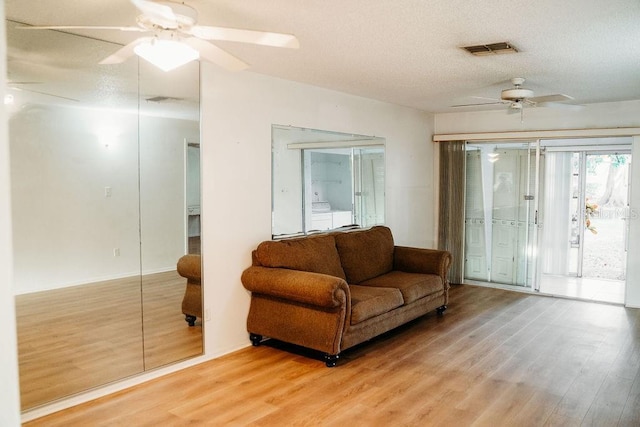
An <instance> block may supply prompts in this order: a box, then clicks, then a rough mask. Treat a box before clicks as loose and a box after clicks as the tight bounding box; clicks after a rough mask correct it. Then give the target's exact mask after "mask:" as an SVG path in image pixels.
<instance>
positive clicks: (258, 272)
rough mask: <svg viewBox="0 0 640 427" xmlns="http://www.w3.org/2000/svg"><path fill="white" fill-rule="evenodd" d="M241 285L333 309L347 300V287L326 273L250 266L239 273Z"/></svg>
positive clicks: (264, 293)
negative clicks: (240, 274)
mask: <svg viewBox="0 0 640 427" xmlns="http://www.w3.org/2000/svg"><path fill="white" fill-rule="evenodd" d="M242 284H243V286H244V287H245V288H246V289H247V290H248V291H251V292H255V293H258V294H263V295H269V296H273V297H277V298H282V299H285V300H291V301H296V302H299V303H303V304H310V305H315V306H319V307H326V308H335V307H340V306H344V305H345V304H347V302H348V301H349V298H348V296H349V286H348V285H347V282H345V281H344V280H343V279H341V278H339V277H335V276H329V275H327V274H320V273H311V272H308V271H298V270H289V269H286V268H270V267H259V266H252V267H249V268H247V269H246V270H245V271H244V272H243V273H242Z"/></svg>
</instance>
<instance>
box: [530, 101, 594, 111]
mask: <svg viewBox="0 0 640 427" xmlns="http://www.w3.org/2000/svg"><path fill="white" fill-rule="evenodd" d="M536 107H550V108H562V109H564V110H571V111H579V110H582V109H583V108H584V105H576V104H561V103H559V102H546V101H545V102H538V103H536Z"/></svg>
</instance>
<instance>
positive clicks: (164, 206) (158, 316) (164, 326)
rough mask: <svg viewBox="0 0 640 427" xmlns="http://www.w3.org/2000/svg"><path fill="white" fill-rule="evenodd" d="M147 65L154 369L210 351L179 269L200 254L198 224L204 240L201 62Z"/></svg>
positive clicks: (148, 346) (144, 134) (146, 308)
mask: <svg viewBox="0 0 640 427" xmlns="http://www.w3.org/2000/svg"><path fill="white" fill-rule="evenodd" d="M139 67H140V99H139V102H140V122H139V125H140V227H141V228H140V243H141V246H140V247H141V268H142V295H143V303H142V308H143V326H144V344H145V345H144V356H145V357H144V364H145V369H152V368H156V367H159V366H163V365H166V364H168V363H172V362H175V361H176V360H182V359H185V358H188V357H191V356H194V355H198V354H201V353H202V324H201V321H200V319H198V320H197V322H196V325H194V326H192V327H189V326H188V324H187V323H186V321H185V318H184V315H182V312H181V311H180V310H181V304H182V298H183V296H184V293H185V284H184V282H185V279H184V278H183V277H181V276H180V275H179V274H178V273H177V271H176V262H177V261H178V259H179V258H180V257H181V256H182V255H184V254H185V253H196V254H199V253H200V250H199V246H194V245H192V247H191V250H190V248H189V245H188V240H189V239H188V236H189V220H190V219H191V222H192V224H191V234H192V235H194V234H195V231H197V236H199V230H194V224H193V222H194V221H193V218H194V216H193V215H191V216H189V215H188V207H189V206H190V207H191V208H192V212H193V209H197V210H198V213H199V208H200V201H199V189H200V179H199V171H200V167H199V155H198V156H197V157H196V156H195V155H194V150H195V148H196V147H197V148H198V149H197V151H198V154H199V143H200V129H199V122H198V117H199V93H200V88H199V84H198V82H199V79H198V76H199V64H198V62H191V63H188V64H186V65H184V66H182V67H180V68H178V69H176V70H173V71H171V72H170V73H169V74H167V73H166V72H164V71H161V70H159V69H158V68H156V67H154V66H152V65H151V64H149V63H147V62H146V61H140V64H139ZM168 78H170V79H171V82H170V83H169V82H168V81H167V79H168ZM158 83H162V85H160V86H158ZM163 86H165V87H163ZM196 193H197V195H196ZM198 219H199V216H198ZM198 224H199V222H198ZM198 243H199V242H198Z"/></svg>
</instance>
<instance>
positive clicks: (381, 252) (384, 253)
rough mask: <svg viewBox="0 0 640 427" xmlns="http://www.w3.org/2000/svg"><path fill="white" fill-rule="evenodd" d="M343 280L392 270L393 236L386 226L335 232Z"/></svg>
mask: <svg viewBox="0 0 640 427" xmlns="http://www.w3.org/2000/svg"><path fill="white" fill-rule="evenodd" d="M335 238H336V247H337V248H338V254H339V255H340V262H341V263H342V268H343V269H344V273H345V274H346V276H347V282H348V283H352V284H358V283H360V282H364V281H365V280H369V279H373V278H374V277H378V276H380V275H381V274H385V273H388V272H390V271H391V270H393V249H394V243H393V236H392V234H391V230H390V229H389V228H388V227H383V226H376V227H372V228H370V229H368V230H358V231H350V232H345V233H336V234H335Z"/></svg>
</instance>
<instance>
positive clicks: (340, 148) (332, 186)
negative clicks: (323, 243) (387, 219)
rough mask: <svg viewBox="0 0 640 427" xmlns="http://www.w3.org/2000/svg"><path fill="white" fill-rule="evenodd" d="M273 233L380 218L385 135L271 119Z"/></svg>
mask: <svg viewBox="0 0 640 427" xmlns="http://www.w3.org/2000/svg"><path fill="white" fill-rule="evenodd" d="M271 135H272V152H271V153H272V160H271V161H272V232H271V233H272V237H273V238H281V237H289V236H294V235H299V234H308V233H312V232H318V231H327V230H332V229H336V228H340V227H344V226H348V225H358V226H361V227H370V226H372V225H376V224H384V171H385V167H384V151H385V150H384V146H385V139H384V138H381V137H375V136H366V135H355V134H345V133H340V132H330V131H323V130H317V129H307V128H297V127H292V126H282V125H272V127H271Z"/></svg>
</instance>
